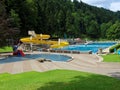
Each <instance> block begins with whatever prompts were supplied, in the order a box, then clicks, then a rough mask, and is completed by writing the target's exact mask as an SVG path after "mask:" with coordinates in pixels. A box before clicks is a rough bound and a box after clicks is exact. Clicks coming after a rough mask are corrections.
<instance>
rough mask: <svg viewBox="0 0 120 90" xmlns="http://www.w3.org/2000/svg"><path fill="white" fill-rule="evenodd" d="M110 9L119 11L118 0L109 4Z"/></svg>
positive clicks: (119, 4)
mask: <svg viewBox="0 0 120 90" xmlns="http://www.w3.org/2000/svg"><path fill="white" fill-rule="evenodd" d="M110 10H112V11H118V10H119V11H120V2H113V3H111V4H110Z"/></svg>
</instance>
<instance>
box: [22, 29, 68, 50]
mask: <svg viewBox="0 0 120 90" xmlns="http://www.w3.org/2000/svg"><path fill="white" fill-rule="evenodd" d="M28 34H29V35H31V36H30V37H25V38H21V39H20V41H22V42H23V43H28V44H30V43H33V44H47V45H50V47H51V48H62V47H65V46H67V45H69V43H68V42H66V41H60V39H59V40H58V41H53V40H47V39H49V38H50V35H46V34H35V32H34V31H29V32H28Z"/></svg>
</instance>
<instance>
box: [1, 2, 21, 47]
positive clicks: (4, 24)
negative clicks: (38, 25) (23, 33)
mask: <svg viewBox="0 0 120 90" xmlns="http://www.w3.org/2000/svg"><path fill="white" fill-rule="evenodd" d="M0 6H1V8H0V42H1V43H0V46H4V45H5V44H6V39H13V38H16V37H15V36H16V35H17V34H18V33H19V30H18V29H16V28H14V27H13V26H12V25H11V21H12V20H11V18H9V17H8V15H7V13H6V9H5V4H4V0H3V1H0Z"/></svg>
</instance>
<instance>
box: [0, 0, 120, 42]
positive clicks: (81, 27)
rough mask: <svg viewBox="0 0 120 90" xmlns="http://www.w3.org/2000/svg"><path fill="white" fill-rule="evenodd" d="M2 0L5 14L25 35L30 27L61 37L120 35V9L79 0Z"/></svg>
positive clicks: (112, 37)
mask: <svg viewBox="0 0 120 90" xmlns="http://www.w3.org/2000/svg"><path fill="white" fill-rule="evenodd" d="M1 1H3V3H2V5H3V8H4V9H5V11H4V13H6V17H7V18H9V19H10V20H12V21H11V22H10V25H11V27H15V28H17V30H20V35H22V36H26V35H27V31H28V30H35V31H36V33H46V34H50V35H52V36H53V37H61V38H62V37H81V38H86V37H87V38H92V39H99V38H102V39H112V40H114V39H119V38H120V12H112V11H110V10H106V9H104V8H97V7H94V6H90V5H88V4H86V3H84V2H78V1H77V0H73V2H71V0H1ZM0 9H1V8H0ZM0 13H1V12H0ZM0 17H1V16H0ZM3 30H4V29H1V30H0V31H3Z"/></svg>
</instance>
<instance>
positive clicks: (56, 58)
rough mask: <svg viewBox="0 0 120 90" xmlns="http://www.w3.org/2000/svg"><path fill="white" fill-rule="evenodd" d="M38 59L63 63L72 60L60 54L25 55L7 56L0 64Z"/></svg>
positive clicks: (0, 59)
mask: <svg viewBox="0 0 120 90" xmlns="http://www.w3.org/2000/svg"><path fill="white" fill-rule="evenodd" d="M40 58H44V59H48V60H51V61H64V62H65V61H69V60H72V57H70V56H67V55H61V54H26V55H25V56H24V57H20V56H8V57H5V58H0V64H1V63H10V62H17V61H23V60H38V59H40Z"/></svg>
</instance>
